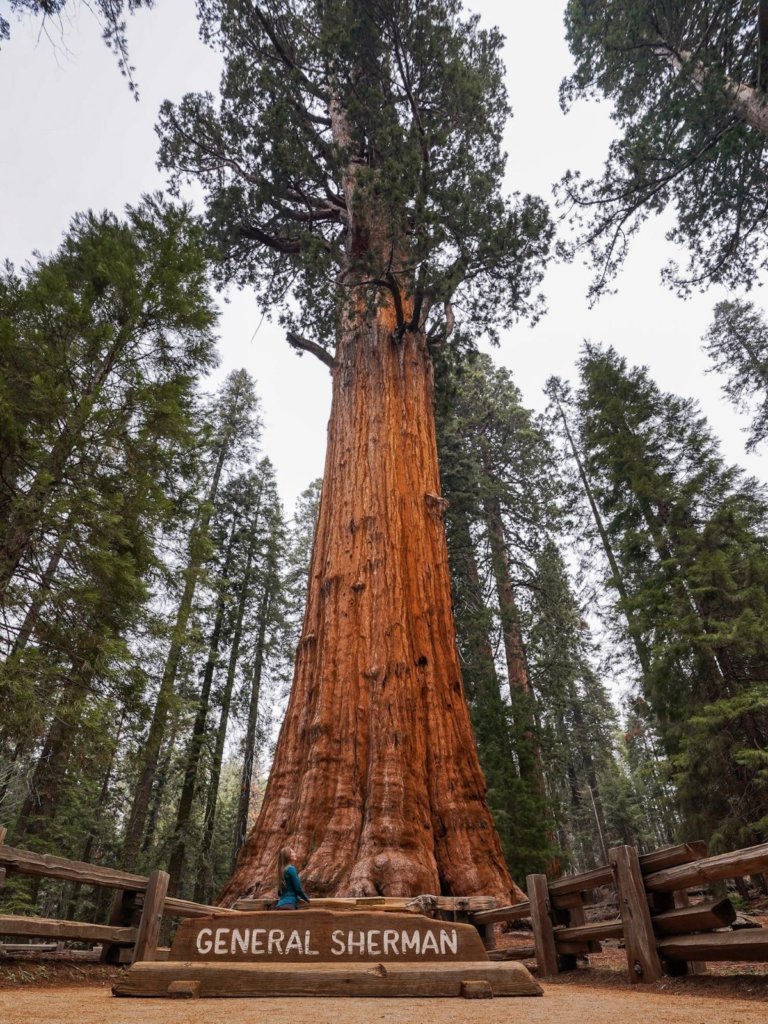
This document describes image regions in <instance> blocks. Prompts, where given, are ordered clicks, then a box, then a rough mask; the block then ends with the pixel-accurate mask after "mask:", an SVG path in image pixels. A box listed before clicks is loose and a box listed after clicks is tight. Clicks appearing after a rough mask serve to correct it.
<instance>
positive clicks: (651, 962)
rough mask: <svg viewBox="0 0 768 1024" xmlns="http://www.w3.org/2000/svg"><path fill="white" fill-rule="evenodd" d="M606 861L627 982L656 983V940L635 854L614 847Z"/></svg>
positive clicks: (659, 973)
mask: <svg viewBox="0 0 768 1024" xmlns="http://www.w3.org/2000/svg"><path fill="white" fill-rule="evenodd" d="M608 858H609V860H610V864H611V870H612V871H613V875H614V878H615V880H616V890H617V893H618V897H619V911H620V913H621V920H622V924H623V925H624V945H625V948H626V953H627V965H628V967H629V979H630V981H632V982H638V981H645V982H651V981H658V980H659V978H661V977H662V975H663V971H662V968H661V960H660V959H659V954H658V953H657V952H656V937H655V935H654V934H653V925H652V923H651V912H650V910H649V909H648V900H647V898H646V895H645V887H644V885H643V876H642V873H641V871H640V858H639V857H638V855H637V850H636V849H635V848H634V847H633V846H614V847H613V848H612V849H611V850H610V851H609V853H608Z"/></svg>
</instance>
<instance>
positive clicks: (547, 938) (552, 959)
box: [525, 875, 560, 978]
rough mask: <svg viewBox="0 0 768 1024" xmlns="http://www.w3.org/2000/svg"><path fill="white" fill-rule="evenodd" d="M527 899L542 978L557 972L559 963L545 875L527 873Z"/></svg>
mask: <svg viewBox="0 0 768 1024" xmlns="http://www.w3.org/2000/svg"><path fill="white" fill-rule="evenodd" d="M525 884H526V887H527V889H528V899H529V900H530V903H531V922H532V924H533V941H534V944H535V946H536V962H537V963H538V965H539V975H540V976H541V977H543V978H549V977H552V976H553V975H555V974H559V972H560V965H559V963H558V959H557V950H556V949H555V931H554V928H553V927H552V918H551V917H550V911H551V905H550V902H549V889H548V887H547V876H546V875H528V877H527V879H526V883H525Z"/></svg>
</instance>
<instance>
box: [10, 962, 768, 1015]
mask: <svg viewBox="0 0 768 1024" xmlns="http://www.w3.org/2000/svg"><path fill="white" fill-rule="evenodd" d="M621 959H622V958H621V957H620V956H617V957H615V958H614V957H612V956H611V955H610V954H609V955H607V956H606V957H605V959H602V958H599V957H593V966H592V967H591V968H590V969H589V970H580V971H576V972H573V973H569V974H568V975H563V976H561V977H560V978H558V979H557V980H556V981H553V982H545V983H544V986H543V987H544V995H543V996H542V997H526V998H505V999H504V998H497V999H488V1000H485V999H484V1000H465V999H419V1000H417V999H403V1000H384V999H202V1000H184V1001H178V1000H166V999H128V998H121V999H118V998H115V997H114V996H112V994H111V986H112V983H113V981H114V980H115V978H116V977H117V976H118V969H116V968H106V967H98V968H93V967H88V968H85V967H77V966H72V967H67V966H66V965H64V964H58V965H56V967H55V969H53V968H51V967H45V968H43V967H42V965H32V966H29V965H26V966H24V965H21V964H16V965H10V964H3V965H2V967H0V985H2V987H1V988H0V1024H211V1022H212V1021H213V1022H216V1024H219V1022H221V1024H257V1022H258V1024H261V1022H265V1021H266V1022H269V1024H454V1022H459V1024H516V1022H520V1024H648V1022H649V1021H651V1022H653V1024H766V1022H768V973H766V966H765V965H763V964H760V965H749V964H742V965H738V967H736V968H734V967H733V965H729V966H730V968H731V969H730V970H729V971H728V972H727V973H720V970H719V969H715V970H714V971H713V972H712V973H711V974H709V975H703V976H697V977H691V978H665V979H663V980H662V981H660V982H658V983H657V984H655V985H631V984H630V983H629V982H628V981H627V980H626V975H625V973H624V972H623V971H622V970H621V969H620V967H621ZM614 960H615V962H614ZM595 961H601V962H599V963H595ZM734 971H735V973H734Z"/></svg>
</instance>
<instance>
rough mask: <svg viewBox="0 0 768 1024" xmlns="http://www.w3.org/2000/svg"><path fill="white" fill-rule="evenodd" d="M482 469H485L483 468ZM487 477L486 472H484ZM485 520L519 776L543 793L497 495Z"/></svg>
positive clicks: (487, 502) (488, 503) (488, 505)
mask: <svg viewBox="0 0 768 1024" xmlns="http://www.w3.org/2000/svg"><path fill="white" fill-rule="evenodd" d="M486 472H487V473H488V469H487V467H486ZM488 477H489V479H491V475H490V473H488ZM483 510H484V512H485V521H486V525H487V527H488V541H489V543H490V547H491V563H492V567H493V575H494V579H495V581H496V593H497V596H498V599H499V618H500V620H501V629H502V635H503V637H504V654H505V656H506V662H507V674H508V676H509V697H510V701H511V704H512V719H513V722H514V725H515V733H516V739H517V742H516V744H515V745H516V750H517V757H518V762H519V765H520V777H521V778H522V779H524V780H525V781H526V782H529V783H531V784H532V785H534V786H535V787H536V789H537V790H538V792H539V793H541V794H542V795H544V794H545V793H546V784H545V781H544V769H543V768H542V765H541V750H540V748H539V742H538V731H537V729H536V716H535V711H534V705H533V691H532V689H531V681H530V678H529V676H528V666H527V664H526V660H525V649H524V647H523V633H522V630H521V628H520V615H519V612H518V610H517V602H516V600H515V588H514V586H513V583H512V573H511V572H510V568H509V555H508V554H507V539H506V536H505V534H504V523H503V521H502V518H501V508H500V505H499V500H498V498H486V499H485V500H484V502H483Z"/></svg>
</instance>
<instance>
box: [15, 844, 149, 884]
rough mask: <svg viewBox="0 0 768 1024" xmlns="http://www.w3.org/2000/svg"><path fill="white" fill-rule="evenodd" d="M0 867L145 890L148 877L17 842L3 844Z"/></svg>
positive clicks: (70, 879) (25, 873) (69, 880)
mask: <svg viewBox="0 0 768 1024" xmlns="http://www.w3.org/2000/svg"><path fill="white" fill-rule="evenodd" d="M0 867H4V868H7V869H8V870H10V871H18V872H19V874H22V875H33V876H35V877H38V878H60V879H63V880H64V881H66V882H77V883H79V884H80V885H101V886H104V887H105V888H107V889H129V890H132V891H135V892H143V891H144V890H145V889H146V887H147V879H146V878H145V877H144V876H143V875H133V874H130V873H129V872H128V871H119V870H117V869H116V868H103V867H99V866H97V865H95V864H86V863H85V862H84V861H79V860H67V859H66V858H65V857H54V856H53V855H52V854H50V853H32V852H31V851H30V850H17V849H15V848H14V847H13V846H0Z"/></svg>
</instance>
